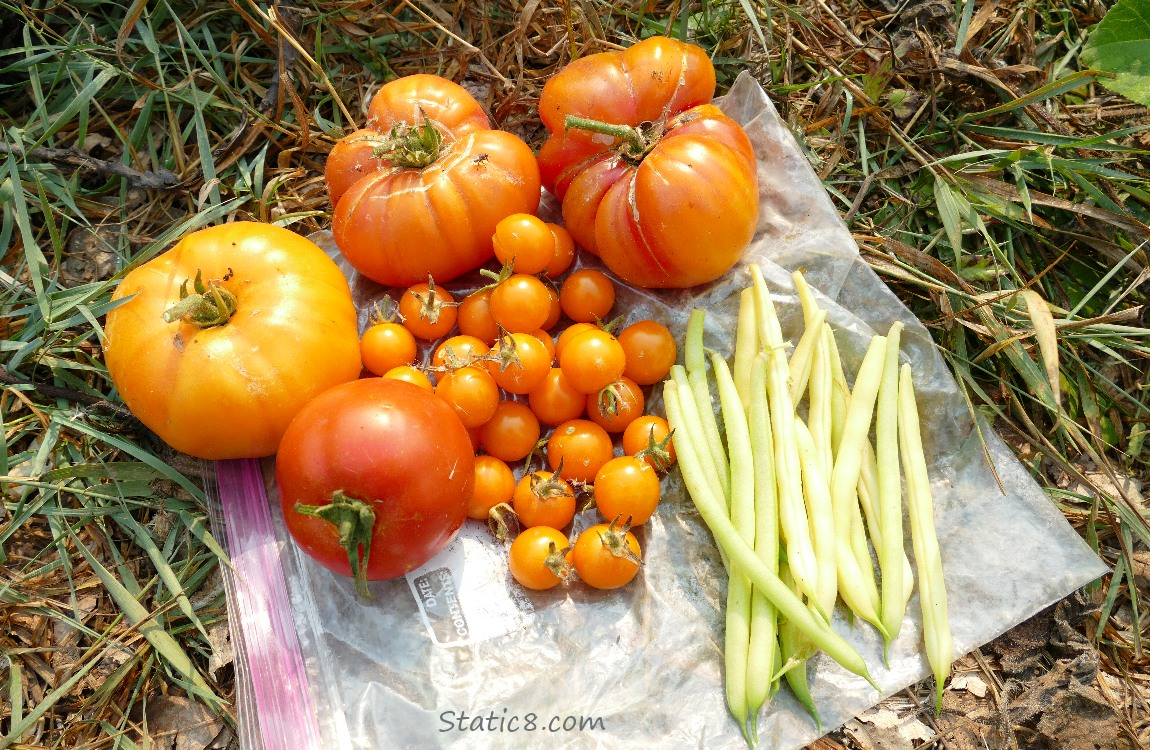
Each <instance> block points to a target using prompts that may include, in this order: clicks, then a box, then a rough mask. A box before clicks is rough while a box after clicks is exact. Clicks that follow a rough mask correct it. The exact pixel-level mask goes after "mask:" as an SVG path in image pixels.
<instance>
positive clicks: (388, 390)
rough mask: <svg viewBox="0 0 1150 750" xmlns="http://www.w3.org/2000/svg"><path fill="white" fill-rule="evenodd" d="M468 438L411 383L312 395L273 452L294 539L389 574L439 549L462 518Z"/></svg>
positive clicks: (351, 568) (358, 567) (468, 482)
mask: <svg viewBox="0 0 1150 750" xmlns="http://www.w3.org/2000/svg"><path fill="white" fill-rule="evenodd" d="M474 464H475V458H474V454H473V453H472V451H471V441H470V439H469V438H468V436H467V430H466V429H464V427H463V425H462V424H461V423H460V421H459V419H458V418H457V417H456V416H455V414H454V412H452V410H451V407H449V406H448V405H447V404H445V403H444V402H443V401H442V400H441V399H438V398H436V397H435V396H434V395H432V394H431V393H428V392H427V391H425V390H423V389H421V388H419V387H417V386H414V385H412V384H410V383H405V382H401V381H398V380H389V379H386V378H365V379H362V380H355V381H352V382H350V383H345V384H343V385H340V386H337V387H335V388H331V389H329V390H327V391H324V392H323V393H321V394H320V395H319V396H317V397H316V398H314V399H312V400H311V401H310V402H308V404H307V406H305V407H304V408H303V409H302V410H300V412H299V413H298V414H297V415H296V417H295V419H293V420H292V422H291V424H290V425H289V426H288V429H287V432H286V433H284V439H283V442H282V443H281V444H280V447H279V452H278V454H277V457H276V480H277V482H278V484H279V488H280V495H281V503H282V505H283V515H284V520H285V522H286V523H287V528H288V531H289V532H290V534H291V537H292V539H294V540H295V542H296V543H297V544H299V545H300V547H301V548H302V549H303V550H304V551H305V552H307V553H308V554H309V555H311V556H312V557H314V558H315V559H316V560H317V561H318V562H319V563H320V564H321V565H323V566H324V567H326V568H328V569H329V570H332V571H335V572H336V573H340V574H343V575H354V576H355V577H356V579H357V581H358V582H359V585H360V587H361V590H362V585H363V581H364V580H370V581H376V580H385V579H389V578H395V577H397V576H401V575H403V574H404V573H407V572H408V571H411V570H413V569H415V568H417V567H419V566H420V565H422V564H423V563H425V562H427V561H428V560H429V559H431V558H432V556H434V555H435V554H436V553H437V552H439V551H440V550H441V549H443V547H445V546H446V545H447V544H448V543H449V542H450V541H451V540H452V539H453V538H454V537H455V534H456V533H457V532H458V531H459V528H460V526H462V525H463V521H464V519H465V518H466V517H467V505H468V500H469V499H470V497H471V490H472V486H473V483H474V481H475V466H474Z"/></svg>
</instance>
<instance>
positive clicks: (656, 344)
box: [618, 320, 679, 385]
mask: <svg viewBox="0 0 1150 750" xmlns="http://www.w3.org/2000/svg"><path fill="white" fill-rule="evenodd" d="M618 338H619V344H620V345H621V346H622V347H623V352H624V353H625V354H626V355H627V366H626V367H625V368H624V369H623V374H624V375H626V376H627V377H629V378H631V380H634V381H635V382H636V383H638V384H639V385H652V384H653V383H658V382H659V381H660V380H663V379H664V378H666V377H667V374H668V373H669V372H671V366H672V365H673V364H675V359H676V357H678V356H679V348H678V346H677V345H676V344H675V337H674V336H673V335H672V334H671V331H670V330H668V328H667V326H665V325H663V324H662V323H659V322H656V321H654V320H640V321H637V322H635V323H632V324H631V325H629V326H627V327H626V328H624V329H623V330H622V331H620V332H619V337H618Z"/></svg>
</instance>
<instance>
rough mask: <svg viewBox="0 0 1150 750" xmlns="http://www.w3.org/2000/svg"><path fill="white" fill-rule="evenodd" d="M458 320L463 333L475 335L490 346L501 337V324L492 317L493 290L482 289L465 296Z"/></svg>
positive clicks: (459, 309) (461, 303)
mask: <svg viewBox="0 0 1150 750" xmlns="http://www.w3.org/2000/svg"><path fill="white" fill-rule="evenodd" d="M456 322H457V323H458V324H459V332H460V333H461V334H464V335H466V336H474V337H475V338H477V339H479V340H480V341H482V342H483V343H485V344H487V345H488V346H491V345H492V344H494V343H495V339H497V338H499V326H498V325H497V324H496V322H495V319H494V318H492V317H491V290H490V289H482V290H479V291H475V292H472V293H471V294H469V295H467V296H466V297H464V298H463V300H462V301H461V302H460V303H459V308H458V314H457V316H456Z"/></svg>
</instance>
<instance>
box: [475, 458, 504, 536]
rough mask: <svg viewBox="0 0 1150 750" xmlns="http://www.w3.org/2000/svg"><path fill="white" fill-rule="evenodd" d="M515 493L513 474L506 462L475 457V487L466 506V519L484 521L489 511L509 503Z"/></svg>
mask: <svg viewBox="0 0 1150 750" xmlns="http://www.w3.org/2000/svg"><path fill="white" fill-rule="evenodd" d="M514 492H515V474H514V472H512V471H511V467H510V466H508V465H507V462H505V461H502V460H500V459H498V458H496V457H495V456H487V455H483V456H476V457H475V487H474V488H473V489H472V490H471V501H470V502H469V503H468V505H467V517H468V518H474V519H476V520H478V521H486V520H487V518H488V516H489V515H490V514H491V509H492V508H494V507H495V506H496V505H499V504H500V503H510V502H511V496H512V494H514Z"/></svg>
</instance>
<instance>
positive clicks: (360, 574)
mask: <svg viewBox="0 0 1150 750" xmlns="http://www.w3.org/2000/svg"><path fill="white" fill-rule="evenodd" d="M294 510H295V512H296V513H299V514H300V515H303V516H311V517H312V518H322V519H323V520H325V521H327V522H328V523H330V524H332V525H333V526H335V527H336V529H337V530H338V532H339V546H341V547H343V548H344V549H345V550H347V559H348V562H350V563H351V574H352V577H353V578H354V579H355V590H356V593H358V594H360V595H361V596H364V597H371V593H370V592H369V591H368V590H367V562H368V558H369V557H370V556H371V535H372V531H373V529H374V528H375V510H374V509H373V508H372V506H371V504H370V503H366V502H364V501H363V500H359V499H357V498H354V497H350V496H348V495H345V494H344V492H343V490H336V491H335V493H334V494H332V496H331V502H330V503H329V504H327V505H306V504H304V503H296V504H295V508H294Z"/></svg>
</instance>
